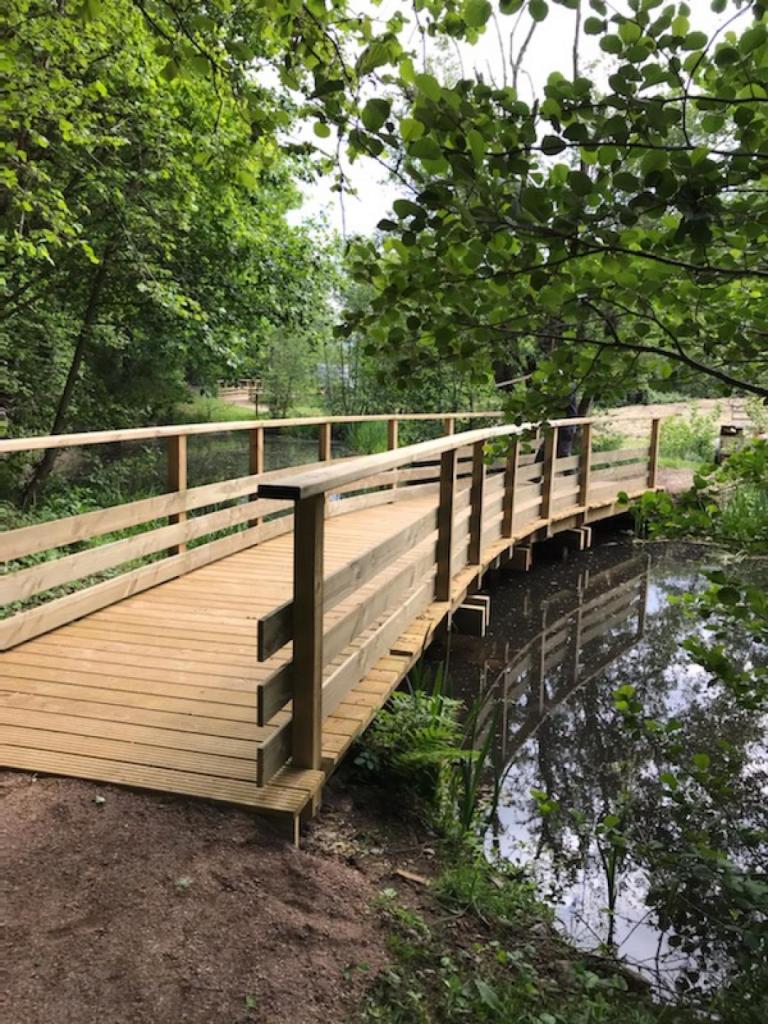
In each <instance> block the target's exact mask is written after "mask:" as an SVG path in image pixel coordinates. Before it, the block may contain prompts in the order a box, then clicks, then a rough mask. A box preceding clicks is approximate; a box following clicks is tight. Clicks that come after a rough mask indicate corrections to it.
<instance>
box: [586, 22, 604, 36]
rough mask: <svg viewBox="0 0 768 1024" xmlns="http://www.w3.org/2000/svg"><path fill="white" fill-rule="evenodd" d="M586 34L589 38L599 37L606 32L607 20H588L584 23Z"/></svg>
mask: <svg viewBox="0 0 768 1024" xmlns="http://www.w3.org/2000/svg"><path fill="white" fill-rule="evenodd" d="M584 32H585V33H586V34H587V35H588V36H599V35H600V33H601V32H605V20H604V19H603V18H587V20H586V21H585V22H584Z"/></svg>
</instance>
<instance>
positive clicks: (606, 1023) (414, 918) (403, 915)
mask: <svg viewBox="0 0 768 1024" xmlns="http://www.w3.org/2000/svg"><path fill="white" fill-rule="evenodd" d="M475 867H476V869H477V873H475V874H473V875H472V876H471V877H470V874H471V873H470V872H469V869H467V870H466V871H464V872H462V873H461V875H456V873H455V872H453V873H451V874H450V876H447V873H444V875H443V876H442V881H441V882H438V899H441V900H442V901H443V905H444V902H445V893H446V892H450V894H451V902H450V906H451V909H452V911H453V912H452V913H451V914H450V915H449V916H448V917H446V915H445V913H444V912H443V913H436V914H435V916H434V917H433V916H432V915H430V917H429V919H428V918H427V916H426V915H422V914H418V913H416V912H414V911H413V910H410V909H407V908H405V907H403V906H401V905H400V904H399V903H398V900H397V896H396V894H395V893H394V891H392V890H387V891H385V892H384V893H383V894H382V896H381V897H380V898H379V900H378V901H377V909H378V911H379V913H380V914H381V915H382V917H383V920H384V922H385V925H386V927H387V930H388V942H389V949H390V953H391V955H392V963H391V965H390V967H389V968H388V969H387V970H385V971H384V972H382V974H381V975H380V976H379V978H378V979H377V981H376V983H375V984H374V986H373V988H372V989H371V991H370V993H369V995H368V999H367V1000H366V1003H365V1005H364V1007H363V1010H362V1013H361V1017H360V1020H361V1024H373V1022H374V1021H376V1022H383V1024H460V1022H461V1024H465V1022H472V1024H660V1022H661V1021H664V1022H666V1024H683V1022H687V1021H689V1020H692V1018H689V1017H688V1016H686V1015H685V1014H683V1013H682V1012H679V1011H675V1010H672V1009H671V1008H670V1007H657V1006H655V1005H653V1004H652V1003H650V1002H648V1001H647V999H646V998H645V996H644V995H636V994H634V993H632V992H629V991H628V986H627V982H626V981H625V979H624V978H623V977H622V976H621V975H620V974H615V973H613V972H611V971H610V970H606V971H602V970H601V971H600V973H597V971H596V970H591V969H589V967H588V966H587V965H586V963H585V962H582V961H581V960H580V958H579V957H578V956H574V955H573V953H572V952H571V951H570V950H569V949H568V948H567V947H566V946H565V945H564V944H563V943H562V942H561V941H560V940H558V939H557V938H556V937H555V936H554V935H553V934H551V933H550V931H549V929H548V928H547V927H546V926H543V930H542V933H541V934H540V936H539V938H536V939H534V940H533V941H526V940H525V939H524V938H523V937H522V933H521V932H520V931H518V930H516V929H513V928H510V927H509V922H508V921H507V920H506V919H505V917H504V914H498V915H494V914H491V913H490V909H494V910H498V909H499V908H500V904H499V903H498V902H497V900H498V899H502V898H503V899H504V900H505V902H504V904H503V910H504V911H505V913H509V912H510V911H512V910H513V909H516V908H517V904H515V907H514V908H513V907H512V906H511V904H510V902H509V901H510V900H511V899H513V898H514V899H515V900H519V901H520V902H521V903H522V904H523V905H524V906H526V907H528V908H529V909H530V910H531V912H532V913H533V912H535V911H536V909H537V904H536V903H535V901H534V900H533V899H532V897H531V894H530V890H529V887H528V884H527V883H526V882H519V881H518V883H517V885H518V886H519V887H520V888H519V889H517V891H516V894H515V896H514V897H512V896H511V895H509V893H507V895H506V896H505V897H495V896H491V894H490V889H496V885H495V883H494V882H493V881H492V880H491V876H490V875H489V874H488V871H487V870H486V869H480V868H479V862H478V864H476V865H475ZM441 885H442V886H443V888H442V890H441V889H440V886H441ZM467 886H469V889H468V888H467ZM486 887H488V891H487V892H486V894H485V896H481V897H480V899H479V906H480V908H481V912H480V913H478V911H477V909H476V906H475V904H476V903H477V902H478V895H479V893H481V892H482V891H483V890H484V889H485V888H486ZM513 888H514V887H513ZM497 891H498V892H503V891H504V890H499V889H497ZM441 893H442V895H441ZM457 894H458V896H460V898H457ZM470 895H471V901H470V902H467V898H468V897H470ZM487 900H492V901H493V902H492V903H491V904H490V906H489V904H488V903H487V902H486V901H487ZM440 907H441V904H440V903H438V904H437V905H436V906H435V907H434V908H432V909H433V910H435V911H439V910H440ZM482 910H485V912H486V913H485V914H483V913H482ZM521 923H522V922H521Z"/></svg>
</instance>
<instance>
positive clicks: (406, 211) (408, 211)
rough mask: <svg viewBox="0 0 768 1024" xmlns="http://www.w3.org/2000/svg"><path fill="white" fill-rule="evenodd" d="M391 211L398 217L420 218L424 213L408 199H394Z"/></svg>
mask: <svg viewBox="0 0 768 1024" xmlns="http://www.w3.org/2000/svg"><path fill="white" fill-rule="evenodd" d="M392 209H393V210H394V211H395V213H396V214H397V216H398V217H400V218H403V217H422V216H423V215H424V211H423V210H422V208H421V207H420V206H419V205H418V204H417V203H412V202H411V200H410V199H396V200H395V201H394V203H392Z"/></svg>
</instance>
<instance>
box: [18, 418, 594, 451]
mask: <svg viewBox="0 0 768 1024" xmlns="http://www.w3.org/2000/svg"><path fill="white" fill-rule="evenodd" d="M502 415H503V413H502V412H500V411H498V410H497V411H495V412H454V413H450V414H449V413H444V412H434V413H433V412H402V413H391V412H390V413H375V414H374V413H371V414H365V415H360V416H304V417H299V418H295V419H270V420H223V421H219V422H216V423H175V424H168V425H165V426H157V427H129V428H125V429H119V430H93V431H85V432H82V433H75V434H45V435H44V434H41V435H36V436H33V437H10V438H4V439H2V440H0V454H3V453H4V454H10V453H12V452H27V451H29V452H31V451H40V450H43V449H47V448H77V447H79V446H81V445H91V444H114V443H115V442H117V441H149V440H155V439H157V438H161V437H185V436H186V437H191V436H193V435H197V434H223V433H229V432H230V431H240V430H253V429H255V428H260V429H262V430H277V429H279V428H280V427H317V426H322V425H324V424H326V423H329V424H336V423H387V422H389V421H395V422H398V421H399V422H402V421H405V420H435V421H436V420H443V421H444V420H445V419H446V418H448V417H449V416H450V417H454V418H455V419H459V420H474V419H499V418H500V417H501V416H502ZM569 422H576V421H575V420H574V421H569Z"/></svg>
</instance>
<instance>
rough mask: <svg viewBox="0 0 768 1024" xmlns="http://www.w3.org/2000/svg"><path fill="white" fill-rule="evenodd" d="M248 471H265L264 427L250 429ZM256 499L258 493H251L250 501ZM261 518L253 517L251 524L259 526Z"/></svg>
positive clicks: (252, 472)
mask: <svg viewBox="0 0 768 1024" xmlns="http://www.w3.org/2000/svg"><path fill="white" fill-rule="evenodd" d="M248 472H249V473H250V474H251V476H255V475H257V474H260V473H263V472H264V427H254V428H253V429H252V430H249V431H248ZM255 500H256V493H255V492H254V493H253V494H251V495H249V501H255ZM260 522H261V520H260V519H251V520H250V521H249V523H248V525H249V526H258V525H259V523H260Z"/></svg>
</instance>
